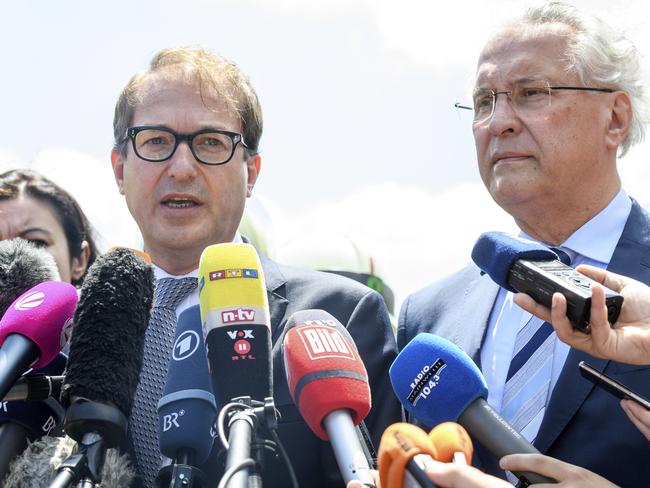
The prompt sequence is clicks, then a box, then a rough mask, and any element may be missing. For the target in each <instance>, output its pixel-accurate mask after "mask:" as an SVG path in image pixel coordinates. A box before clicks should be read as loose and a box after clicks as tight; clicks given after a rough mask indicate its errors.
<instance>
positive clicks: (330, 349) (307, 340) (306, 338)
mask: <svg viewBox="0 0 650 488" xmlns="http://www.w3.org/2000/svg"><path fill="white" fill-rule="evenodd" d="M298 333H299V334H300V337H301V339H302V342H303V344H304V345H305V348H306V350H307V353H308V354H309V357H310V358H311V359H319V358H331V357H341V358H346V359H351V360H354V359H355V356H354V353H353V352H352V350H351V348H350V347H349V346H348V344H347V343H346V340H345V338H344V337H343V336H342V335H341V333H340V332H339V331H338V330H336V329H332V328H330V327H314V326H309V325H308V326H305V327H301V328H300V329H298Z"/></svg>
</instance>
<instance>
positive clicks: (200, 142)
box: [123, 125, 248, 166]
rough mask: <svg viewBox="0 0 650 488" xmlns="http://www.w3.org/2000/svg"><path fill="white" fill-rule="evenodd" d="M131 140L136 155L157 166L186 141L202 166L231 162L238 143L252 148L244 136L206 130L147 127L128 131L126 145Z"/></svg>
mask: <svg viewBox="0 0 650 488" xmlns="http://www.w3.org/2000/svg"><path fill="white" fill-rule="evenodd" d="M127 139H131V142H132V143H133V150H134V151H135V154H136V156H138V157H139V158H140V159H144V160H145V161H151V162H153V163H161V162H163V161H167V160H168V159H169V158H171V157H172V156H173V155H174V153H175V152H176V148H177V147H178V145H179V144H180V143H181V142H182V141H186V142H187V144H188V145H189V147H190V151H192V155H193V156H194V158H195V159H196V160H197V161H198V162H199V163H203V164H207V165H211V166H217V165H220V164H226V163H227V162H228V161H230V160H231V159H232V156H233V154H235V149H237V144H241V145H242V146H244V147H245V148H248V146H247V145H246V143H245V142H244V138H243V136H242V135H241V134H240V133H238V132H231V131H227V130H218V129H203V130H200V131H197V132H192V133H188V134H183V133H179V132H175V131H173V130H171V129H169V128H167V127H160V126H152V125H143V126H139V127H129V128H128V129H126V137H125V138H124V140H123V142H125V141H126V140H127Z"/></svg>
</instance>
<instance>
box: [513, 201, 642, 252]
mask: <svg viewBox="0 0 650 488" xmlns="http://www.w3.org/2000/svg"><path fill="white" fill-rule="evenodd" d="M631 209H632V201H631V200H630V198H629V197H628V196H627V193H625V190H623V188H621V189H620V190H619V192H618V193H617V194H616V196H615V197H614V198H613V199H612V201H611V202H609V204H608V205H607V206H606V207H605V208H604V209H602V210H601V211H600V212H598V213H597V214H596V215H594V216H593V217H592V218H591V219H590V220H589V221H587V222H586V223H585V224H584V225H583V226H582V227H580V228H579V229H578V230H576V231H575V232H574V233H573V234H571V235H570V236H569V238H568V239H567V240H566V241H564V242H563V243H562V245H561V246H560V247H561V248H568V249H570V250H572V251H574V252H576V253H577V254H579V255H581V256H584V257H586V258H589V259H592V260H594V261H599V262H601V263H604V264H609V261H610V259H611V258H612V255H613V254H614V250H615V249H616V245H617V244H618V241H619V239H620V238H621V234H623V229H624V227H625V223H626V222H627V218H628V216H629V215H630V210H631ZM521 234H522V236H523V237H525V238H526V239H531V237H530V236H528V235H526V234H525V233H524V232H522V233H521Z"/></svg>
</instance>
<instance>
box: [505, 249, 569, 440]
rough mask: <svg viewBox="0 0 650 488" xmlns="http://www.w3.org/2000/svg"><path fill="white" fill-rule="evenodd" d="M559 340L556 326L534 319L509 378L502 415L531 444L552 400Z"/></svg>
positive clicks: (521, 334) (519, 341) (520, 339)
mask: <svg viewBox="0 0 650 488" xmlns="http://www.w3.org/2000/svg"><path fill="white" fill-rule="evenodd" d="M553 251H555V252H556V253H557V254H558V256H560V260H561V261H563V262H564V263H566V264H570V261H571V259H570V257H569V255H568V254H567V253H565V252H564V251H562V250H561V249H553ZM555 338H556V336H555V334H553V326H552V325H551V324H549V323H548V322H543V321H542V320H541V319H538V318H537V317H535V316H533V317H532V318H531V319H530V320H529V321H528V322H527V323H526V324H525V325H524V326H523V327H522V328H521V329H519V331H518V332H517V337H516V339H515V347H514V350H513V357H512V361H511V362H510V368H509V369H508V374H507V376H506V383H505V386H504V390H503V402H502V407H501V414H502V416H503V417H504V418H505V419H506V420H508V422H510V424H511V425H512V426H513V427H514V428H515V429H516V430H517V431H519V432H521V433H522V434H523V435H524V437H526V438H527V439H528V440H529V441H530V442H531V443H532V442H534V440H535V437H536V436H537V431H538V430H539V426H540V424H541V422H542V418H543V417H544V412H545V410H546V405H547V403H548V399H549V392H550V385H551V373H552V367H553V351H554V349H555ZM527 428H528V429H527Z"/></svg>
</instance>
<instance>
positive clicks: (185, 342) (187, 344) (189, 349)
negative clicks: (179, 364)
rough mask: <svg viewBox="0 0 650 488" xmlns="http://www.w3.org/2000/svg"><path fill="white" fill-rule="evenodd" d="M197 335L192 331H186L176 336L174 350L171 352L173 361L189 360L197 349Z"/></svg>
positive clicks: (198, 340)
mask: <svg viewBox="0 0 650 488" xmlns="http://www.w3.org/2000/svg"><path fill="white" fill-rule="evenodd" d="M200 341H201V339H200V337H199V334H197V333H196V332H194V331H193V330H186V331H185V332H183V333H182V334H181V335H179V336H178V338H177V339H176V342H174V349H173V350H172V358H173V359H174V361H182V360H183V359H187V358H189V357H190V356H191V355H192V354H194V352H195V351H196V350H197V349H198V348H199V344H200Z"/></svg>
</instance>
